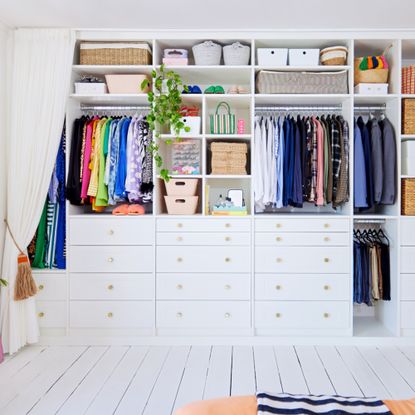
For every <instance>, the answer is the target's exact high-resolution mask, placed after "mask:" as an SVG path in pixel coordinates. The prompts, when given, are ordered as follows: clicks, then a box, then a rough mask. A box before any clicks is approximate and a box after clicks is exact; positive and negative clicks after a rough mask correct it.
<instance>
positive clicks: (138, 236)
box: [69, 217, 154, 245]
mask: <svg viewBox="0 0 415 415" xmlns="http://www.w3.org/2000/svg"><path fill="white" fill-rule="evenodd" d="M69 229H70V243H71V244H72V245H151V244H152V243H153V242H154V221H153V219H151V218H144V217H139V218H137V217H134V218H133V217H116V218H114V217H110V218H109V217H105V218H95V217H94V218H91V219H85V218H71V219H70V222H69Z"/></svg>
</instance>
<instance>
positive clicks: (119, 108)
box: [81, 105, 151, 111]
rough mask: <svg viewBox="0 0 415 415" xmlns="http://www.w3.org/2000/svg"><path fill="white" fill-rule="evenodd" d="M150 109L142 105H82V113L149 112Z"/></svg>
mask: <svg viewBox="0 0 415 415" xmlns="http://www.w3.org/2000/svg"><path fill="white" fill-rule="evenodd" d="M150 108H151V107H149V106H140V105H119V106H113V105H111V106H108V105H81V111H149V110H150Z"/></svg>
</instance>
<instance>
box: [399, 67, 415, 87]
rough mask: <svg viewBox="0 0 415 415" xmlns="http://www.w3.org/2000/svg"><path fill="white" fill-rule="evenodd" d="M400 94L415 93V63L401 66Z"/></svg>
mask: <svg viewBox="0 0 415 415" xmlns="http://www.w3.org/2000/svg"><path fill="white" fill-rule="evenodd" d="M401 79H402V94H415V65H409V66H405V67H404V68H402V78H401Z"/></svg>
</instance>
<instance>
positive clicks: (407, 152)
mask: <svg viewBox="0 0 415 415" xmlns="http://www.w3.org/2000/svg"><path fill="white" fill-rule="evenodd" d="M402 174H404V175H407V176H415V140H406V141H402Z"/></svg>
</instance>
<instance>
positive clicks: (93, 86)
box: [75, 82, 107, 95]
mask: <svg viewBox="0 0 415 415" xmlns="http://www.w3.org/2000/svg"><path fill="white" fill-rule="evenodd" d="M106 93H107V86H106V85H105V83H104V82H75V94H78V95H101V94H106Z"/></svg>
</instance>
